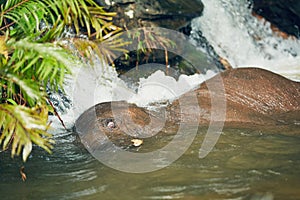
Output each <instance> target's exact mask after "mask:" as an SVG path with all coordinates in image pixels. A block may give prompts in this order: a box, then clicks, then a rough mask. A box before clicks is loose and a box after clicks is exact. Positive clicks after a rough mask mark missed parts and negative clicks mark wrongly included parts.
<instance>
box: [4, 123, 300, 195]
mask: <svg viewBox="0 0 300 200" xmlns="http://www.w3.org/2000/svg"><path fill="white" fill-rule="evenodd" d="M298 131H299V134H298V136H287V135H284V134H282V132H279V131H278V132H277V133H276V131H274V130H273V131H272V133H267V132H266V131H264V132H261V131H252V130H237V129H226V130H224V132H223V133H222V135H221V137H220V139H219V141H218V143H217V145H216V146H215V148H214V149H213V151H212V152H211V153H210V154H209V155H208V156H207V157H205V158H203V159H199V158H198V152H199V148H200V145H201V142H202V139H203V136H204V132H203V130H199V132H198V136H197V138H196V139H195V140H194V143H193V144H192V146H191V147H190V148H189V149H188V151H187V152H186V153H185V154H184V155H183V156H182V157H181V158H180V159H179V160H177V161H176V162H174V163H173V164H171V165H170V166H169V167H167V168H164V169H162V170H159V171H155V172H151V173H146V174H129V173H124V172H120V171H117V170H114V169H111V168H109V167H106V166H105V165H103V164H101V163H100V162H99V161H97V160H95V159H94V158H93V157H92V156H91V155H90V154H89V153H88V152H87V151H86V150H85V149H84V148H83V147H82V146H81V145H80V144H78V143H77V142H76V137H75V134H73V133H62V134H57V135H56V141H57V144H56V145H55V149H54V151H53V154H52V155H49V154H47V153H45V152H44V151H42V150H40V149H35V150H34V151H33V154H32V156H31V157H30V159H29V160H28V161H27V162H26V163H25V172H26V174H27V181H26V182H22V180H21V178H20V174H19V168H20V167H21V166H22V162H21V161H20V158H15V159H14V160H11V159H10V158H9V154H3V153H2V154H0V157H1V160H0V196H1V197H0V199H3V200H5V199H30V200H35V199H38V200H40V199H55V200H56V199H125V200H126V199H189V200H192V199H204V200H206V199H249V200H271V199H285V200H289V199H290V200H292V199H300V190H299V188H300V129H299V128H298V130H297V129H295V130H294V132H298ZM163 140H164V139H160V140H159V141H157V140H156V139H153V140H149V141H147V142H144V144H143V146H142V147H141V149H140V150H139V151H142V150H146V151H149V150H153V149H155V145H158V146H161V145H160V144H159V143H164V142H165V141H163ZM165 140H166V141H167V140H168V138H167V137H166V138H165ZM142 148H143V149H142Z"/></svg>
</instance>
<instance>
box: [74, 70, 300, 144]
mask: <svg viewBox="0 0 300 200" xmlns="http://www.w3.org/2000/svg"><path fill="white" fill-rule="evenodd" d="M220 78H221V80H222V81H223V84H224V88H225V93H224V90H223V89H222V87H220V81H219V80H220ZM221 85H222V82H221ZM193 98H194V99H196V101H193V100H194V99H193ZM182 103H183V104H182ZM195 103H196V104H195ZM212 103H213V104H214V105H213V106H212ZM198 106H199V107H200V108H199V109H198V108H197V107H198ZM223 111H224V114H225V115H224V118H222V113H223ZM222 120H224V121H225V127H230V128H231V127H233V128H234V127H239V128H250V129H259V130H261V129H263V128H269V127H276V130H278V129H279V127H284V128H286V126H299V122H300V83H299V82H293V81H291V80H289V79H286V78H284V77H282V76H280V75H277V74H274V73H272V72H269V71H266V70H263V69H257V68H236V69H229V70H227V71H224V72H222V73H221V74H220V76H218V75H217V76H215V77H213V78H211V79H209V80H207V81H206V82H205V83H203V84H201V85H200V86H199V88H198V89H195V90H194V91H190V92H187V93H186V94H184V95H182V96H181V97H180V98H179V99H177V100H174V101H173V102H172V103H171V104H170V105H169V106H168V107H167V108H166V109H164V108H163V107H158V109H156V110H154V109H151V110H147V109H146V108H141V107H138V106H136V105H135V104H129V103H127V102H124V101H118V102H106V103H100V104H98V105H95V106H93V107H92V108H90V109H88V110H87V111H85V112H84V113H83V114H82V115H81V116H80V117H79V118H78V119H77V120H76V122H75V129H76V132H77V133H78V134H79V135H80V137H81V138H84V142H86V143H87V144H86V145H89V146H97V147H100V146H101V145H104V146H105V144H106V143H107V142H108V140H109V141H112V142H113V143H117V145H120V146H128V145H131V140H132V139H135V138H146V137H151V136H154V135H155V137H160V136H157V135H156V134H157V133H159V134H160V135H161V134H162V135H164V134H168V133H176V131H177V130H178V127H179V126H180V125H182V124H189V125H201V126H208V125H209V123H211V122H212V121H214V122H219V121H222ZM111 122H113V123H114V126H113V128H109V127H108V124H109V123H111ZM198 122H199V124H198ZM195 123H197V124H195ZM100 133H101V134H100ZM298 133H299V132H298ZM105 135H106V136H107V137H108V138H106V137H105ZM96 138H97V139H96Z"/></svg>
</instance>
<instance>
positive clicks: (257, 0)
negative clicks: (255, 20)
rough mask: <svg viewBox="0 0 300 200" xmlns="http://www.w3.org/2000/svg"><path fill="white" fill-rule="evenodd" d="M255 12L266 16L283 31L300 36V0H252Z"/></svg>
mask: <svg viewBox="0 0 300 200" xmlns="http://www.w3.org/2000/svg"><path fill="white" fill-rule="evenodd" d="M252 2H253V12H255V13H256V14H258V15H260V16H262V17H264V18H265V19H266V20H267V21H269V22H271V23H272V24H274V25H275V26H277V27H278V28H279V29H280V30H281V31H283V32H286V33H288V34H290V35H294V36H296V37H297V38H299V37H300V1H299V0H252Z"/></svg>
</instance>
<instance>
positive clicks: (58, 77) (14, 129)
mask: <svg viewBox="0 0 300 200" xmlns="http://www.w3.org/2000/svg"><path fill="white" fill-rule="evenodd" d="M0 1H1V0H0ZM115 14H116V13H110V12H106V11H105V10H104V9H103V8H102V7H101V6H98V5H97V4H96V3H95V2H94V0H6V1H1V5H0V146H2V148H3V149H4V150H6V149H7V148H11V149H12V156H14V155H19V154H20V153H21V152H23V160H26V158H27V157H28V155H29V153H30V151H31V149H32V144H33V143H35V144H37V145H38V146H40V147H42V148H44V149H45V150H47V151H50V149H51V147H52V146H51V143H52V140H51V139H50V135H49V134H48V133H47V118H48V111H50V109H49V108H48V103H47V101H46V99H47V93H46V90H47V91H48V90H49V91H50V92H52V91H57V90H58V88H59V89H63V82H64V79H65V75H66V74H70V73H71V71H72V70H71V68H72V67H73V66H74V67H75V62H76V61H80V59H78V58H75V56H74V54H75V53H74V50H75V49H73V46H74V45H73V46H72V45H65V43H64V41H66V37H67V39H68V40H69V41H71V43H72V42H74V44H75V46H76V47H77V48H78V50H79V52H80V53H82V54H84V55H85V56H86V57H89V56H91V53H90V52H89V51H90V50H91V49H92V50H93V51H95V52H96V54H97V55H98V57H99V58H101V59H104V60H106V61H110V60H112V58H113V56H114V55H115V53H114V51H123V52H125V50H123V49H122V47H123V46H124V45H126V44H128V43H127V42H123V41H122V40H121V39H118V38H117V37H118V36H119V34H118V33H119V31H120V30H121V29H120V28H118V27H116V26H115V25H113V24H112V22H111V20H112V17H113V16H114V15H115ZM68 29H72V30H75V34H76V36H75V37H74V38H72V39H70V38H69V37H68V35H67V34H66V32H67V31H66V30H68ZM81 34H84V35H85V37H84V38H87V39H79V38H80V36H81ZM48 109H49V110H48Z"/></svg>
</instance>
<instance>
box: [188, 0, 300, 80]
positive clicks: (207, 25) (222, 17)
mask: <svg viewBox="0 0 300 200" xmlns="http://www.w3.org/2000/svg"><path fill="white" fill-rule="evenodd" d="M202 2H203V4H204V12H203V15H202V16H201V17H199V18H196V19H194V20H193V22H192V32H194V33H195V32H197V31H201V32H202V35H203V36H204V37H205V38H206V40H207V41H208V43H209V44H210V45H212V46H213V48H214V50H215V51H216V53H217V54H218V55H219V56H221V57H223V58H226V59H227V60H228V61H229V63H230V64H231V65H232V66H233V67H249V66H255V67H260V68H264V69H268V70H270V71H273V72H275V73H279V74H281V75H283V76H286V77H287V78H290V79H294V80H298V81H299V80H300V64H299V63H300V55H299V54H300V53H299V52H300V41H299V40H297V39H295V38H292V37H291V38H288V39H283V38H282V37H280V36H278V35H276V33H274V32H273V31H272V30H271V27H270V23H269V22H266V21H264V20H258V19H257V18H256V17H254V16H253V15H252V13H251V8H250V7H251V6H250V5H249V3H248V1H247V0H240V1H235V0H202Z"/></svg>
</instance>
